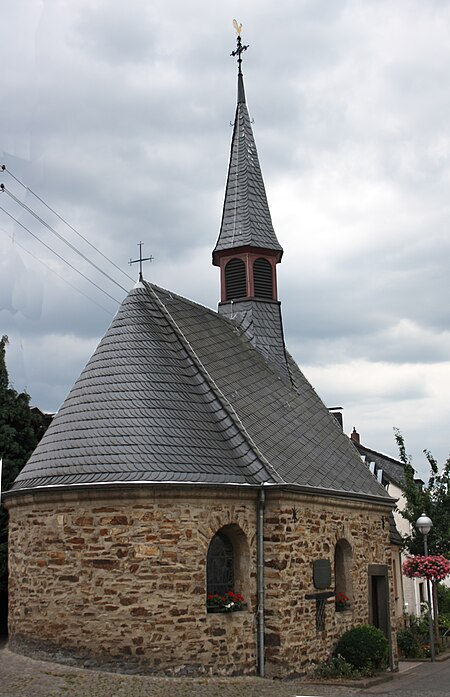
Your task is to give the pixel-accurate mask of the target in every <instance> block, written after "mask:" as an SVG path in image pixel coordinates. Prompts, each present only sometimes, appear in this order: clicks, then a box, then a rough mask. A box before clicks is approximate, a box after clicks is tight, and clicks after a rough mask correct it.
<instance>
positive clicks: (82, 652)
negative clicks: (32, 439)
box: [9, 492, 256, 675]
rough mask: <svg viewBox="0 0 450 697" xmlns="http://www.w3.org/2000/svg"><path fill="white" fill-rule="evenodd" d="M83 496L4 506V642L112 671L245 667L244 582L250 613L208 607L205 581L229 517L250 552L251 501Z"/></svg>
mask: <svg viewBox="0 0 450 697" xmlns="http://www.w3.org/2000/svg"><path fill="white" fill-rule="evenodd" d="M82 496H83V493H82V494H80V499H79V500H77V499H76V497H75V496H72V497H67V499H66V500H65V501H61V500H60V501H59V502H58V504H57V505H56V503H55V501H54V500H51V499H47V501H45V502H44V501H43V502H42V503H41V502H39V499H40V498H42V497H39V496H35V498H34V500H32V499H31V497H27V500H25V499H19V500H17V505H12V506H10V614H9V633H10V643H11V646H12V647H13V648H14V647H15V648H17V649H18V650H23V651H25V652H30V651H32V652H34V653H35V652H36V651H44V652H45V653H47V654H48V653H53V655H56V656H57V658H59V659H61V658H63V657H72V658H73V657H75V658H78V659H79V660H82V661H84V662H87V665H97V666H98V665H100V666H104V667H109V668H114V666H117V667H118V668H119V669H122V670H132V669H133V668H134V669H136V670H139V671H143V672H154V673H166V674H184V675H186V674H192V673H198V674H201V673H209V672H213V673H214V674H216V675H220V674H228V675H230V674H234V673H243V674H245V673H250V674H251V673H254V672H255V663H256V648H255V626H254V615H253V612H252V610H253V608H252V598H251V597H249V598H247V595H248V592H249V591H250V596H254V589H252V588H247V589H245V591H244V589H242V592H245V593H246V594H247V595H245V596H244V597H245V598H246V600H247V599H248V600H249V602H250V607H249V610H247V611H240V612H235V613H232V614H230V613H227V614H208V613H207V612H206V588H205V565H206V561H205V560H206V553H207V548H208V545H209V542H210V540H211V537H212V536H213V535H214V533H215V532H216V531H217V529H219V528H220V527H222V526H223V525H226V524H228V523H230V522H233V523H237V524H238V525H239V526H240V527H241V528H242V530H243V531H244V532H245V534H246V535H247V538H248V539H249V540H250V541H251V547H252V548H254V546H255V545H254V536H255V531H254V521H255V508H254V503H253V502H251V503H250V504H249V502H248V501H245V500H241V499H239V497H238V496H237V497H232V498H227V499H226V500H221V499H220V497H217V496H216V497H215V498H213V497H212V496H209V497H208V498H207V499H206V498H203V499H195V498H191V499H190V500H189V503H187V502H186V501H184V500H181V499H180V498H177V497H176V495H173V494H172V493H171V494H169V496H170V498H168V494H167V492H165V493H162V494H161V495H160V496H158V495H157V494H156V493H154V495H153V496H152V494H151V493H150V494H147V496H139V497H136V496H134V495H130V496H129V498H125V497H123V498H121V499H119V498H110V499H109V500H108V499H107V498H106V497H105V495H102V496H99V497H98V498H95V497H94V499H92V500H86V499H84V500H83V498H82ZM90 496H91V497H92V494H91V495H90ZM251 565H252V567H253V568H255V560H254V559H252V560H251ZM251 583H253V585H254V577H253V579H252V581H251ZM236 590H237V591H239V590H241V589H236Z"/></svg>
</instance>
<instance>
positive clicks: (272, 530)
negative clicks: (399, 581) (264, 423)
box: [264, 495, 397, 677]
mask: <svg viewBox="0 0 450 697" xmlns="http://www.w3.org/2000/svg"><path fill="white" fill-rule="evenodd" d="M264 539H265V580H266V645H267V649H266V667H267V673H268V675H272V676H278V677H280V676H285V675H292V674H295V673H298V674H302V673H305V672H308V670H311V668H312V667H313V665H314V663H316V662H317V661H322V660H325V659H326V657H327V656H328V654H329V652H330V649H332V647H333V646H334V644H335V642H336V640H337V639H338V637H339V636H340V635H341V634H342V633H343V632H344V631H346V630H347V629H349V628H350V627H352V626H354V625H358V624H367V623H368V622H369V579H368V566H369V564H386V565H387V566H388V569H389V596H390V608H391V612H390V614H391V622H392V619H393V612H392V608H393V606H394V604H393V599H394V592H393V582H392V567H391V561H392V560H391V555H392V547H391V545H390V534H389V521H388V519H387V511H386V510H384V511H383V509H381V510H380V507H378V506H370V505H369V504H367V503H358V502H352V503H349V502H345V501H342V502H339V503H338V502H337V501H333V500H331V499H330V500H328V501H327V500H326V499H323V498H322V499H321V498H318V497H316V498H315V499H314V498H313V497H310V498H306V497H305V498H303V500H301V499H300V500H299V498H294V497H288V496H286V495H284V496H281V497H280V499H279V500H274V501H271V502H269V505H268V509H267V511H266V531H265V538H264ZM342 539H344V540H347V541H348V542H349V543H350V545H351V547H352V552H353V555H352V556H353V559H352V578H353V584H352V585H353V588H352V602H351V607H350V609H349V610H346V611H344V612H336V610H335V601H334V597H332V598H330V599H329V600H328V601H327V604H326V609H325V629H324V630H323V631H317V630H316V605H315V601H314V600H311V599H306V597H305V596H306V595H308V594H312V593H318V592H319V591H317V589H315V588H314V585H313V568H312V566H313V561H314V560H318V559H329V560H330V562H331V565H332V574H334V567H333V563H334V548H335V545H336V543H337V542H338V541H339V540H342ZM333 585H334V577H333V576H332V587H331V590H332V589H333ZM327 590H329V589H327ZM393 628H394V627H393ZM394 639H395V637H394ZM393 650H394V655H393V660H394V663H395V662H396V660H397V657H396V649H395V640H394V641H393Z"/></svg>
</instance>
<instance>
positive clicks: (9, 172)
mask: <svg viewBox="0 0 450 697" xmlns="http://www.w3.org/2000/svg"><path fill="white" fill-rule="evenodd" d="M0 169H1V171H2V172H6V173H7V174H9V176H10V177H12V178H13V179H14V180H15V181H16V182H17V183H18V184H20V186H22V187H23V188H24V189H25V190H26V191H29V192H30V194H32V195H33V196H34V197H35V198H37V200H38V201H40V202H41V203H42V204H43V205H44V206H45V207H46V208H48V210H49V211H51V212H52V213H53V214H54V215H56V217H57V218H59V220H61V222H63V223H64V224H65V225H67V227H69V228H70V229H71V230H73V232H74V233H75V234H76V235H78V237H81V239H82V240H84V241H85V242H86V243H87V244H88V245H89V246H90V247H91V248H92V249H95V251H96V252H97V253H98V254H100V256H102V257H103V258H104V259H106V261H108V262H109V263H110V264H112V265H113V266H114V268H116V269H117V270H118V271H120V273H122V274H123V275H124V276H126V277H127V278H128V279H129V280H130V281H134V278H133V277H132V276H130V275H129V274H127V273H126V272H125V271H124V270H123V269H121V268H120V266H118V265H117V264H116V263H115V262H114V261H112V259H110V258H109V257H107V256H106V254H103V252H101V251H100V249H98V247H96V246H95V245H94V244H92V242H89V240H88V239H87V238H86V237H84V235H82V234H81V232H78V230H76V229H75V228H74V227H73V225H71V224H70V223H68V222H67V220H65V218H63V217H62V216H61V215H60V214H59V213H57V211H55V210H54V209H53V208H52V207H51V206H49V205H48V203H46V202H45V201H44V200H43V199H42V198H41V197H40V196H38V194H36V193H35V192H34V191H33V189H30V187H29V186H27V185H26V184H24V183H23V182H22V181H21V180H20V179H19V178H18V177H16V176H15V174H13V173H12V172H11V171H10V170H9V169H8V168H7V166H6V165H1V166H0Z"/></svg>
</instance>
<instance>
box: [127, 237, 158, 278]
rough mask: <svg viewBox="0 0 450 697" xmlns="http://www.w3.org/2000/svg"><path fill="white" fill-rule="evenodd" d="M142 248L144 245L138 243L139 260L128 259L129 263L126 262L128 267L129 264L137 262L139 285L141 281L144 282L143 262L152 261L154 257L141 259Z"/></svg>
mask: <svg viewBox="0 0 450 697" xmlns="http://www.w3.org/2000/svg"><path fill="white" fill-rule="evenodd" d="M143 246H144V243H143V242H139V244H138V247H139V259H130V261H129V262H128V263H129V265H130V266H131V264H137V263H138V262H139V281H140V283H142V281H143V280H144V277H143V275H142V262H143V261H153V259H154V257H152V256H151V255H150V256H149V257H146V258H145V259H143V258H142V247H143Z"/></svg>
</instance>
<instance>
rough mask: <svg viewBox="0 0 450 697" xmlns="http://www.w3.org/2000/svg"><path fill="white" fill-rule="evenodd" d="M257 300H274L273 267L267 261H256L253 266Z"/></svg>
mask: <svg viewBox="0 0 450 697" xmlns="http://www.w3.org/2000/svg"><path fill="white" fill-rule="evenodd" d="M253 284H254V289H255V298H266V299H267V300H273V282H272V265H271V263H270V262H269V261H267V259H256V261H255V263H254V264H253Z"/></svg>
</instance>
